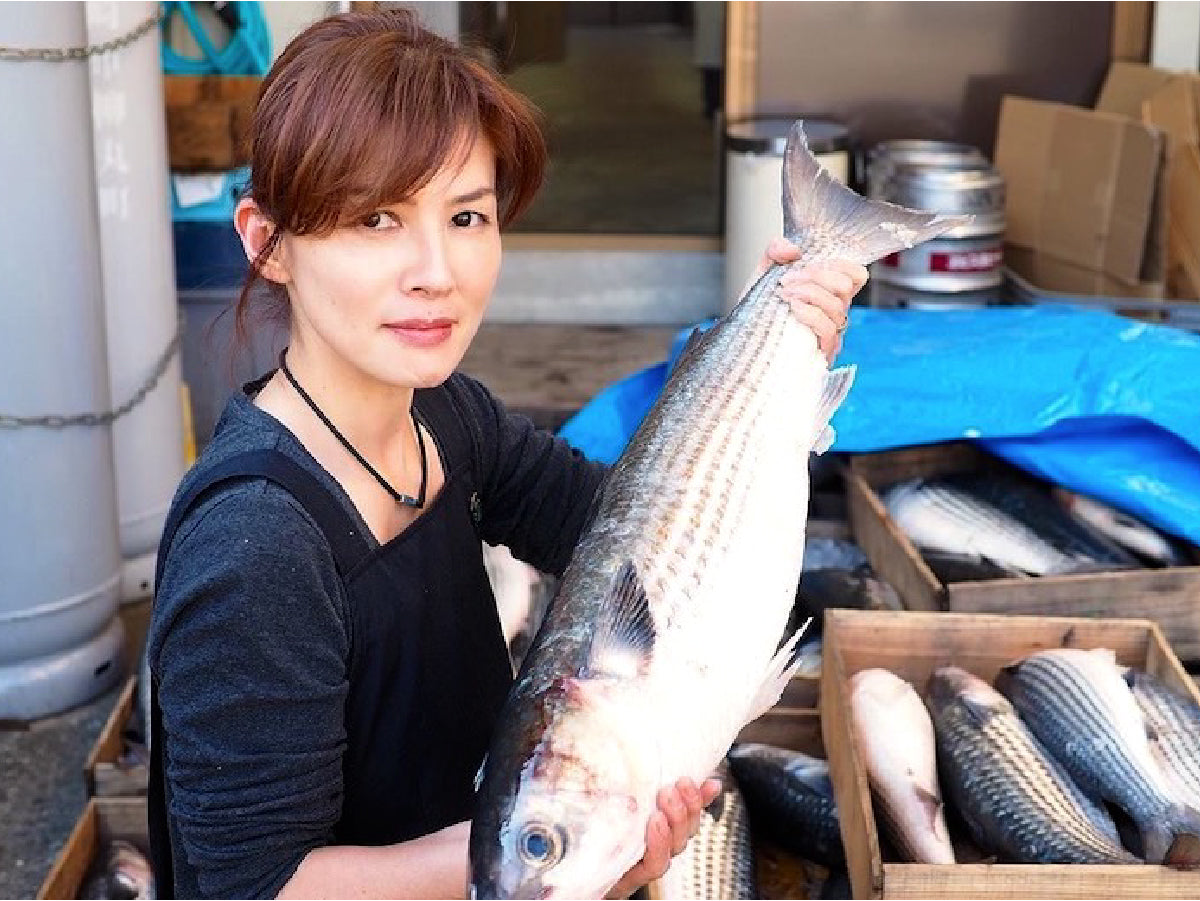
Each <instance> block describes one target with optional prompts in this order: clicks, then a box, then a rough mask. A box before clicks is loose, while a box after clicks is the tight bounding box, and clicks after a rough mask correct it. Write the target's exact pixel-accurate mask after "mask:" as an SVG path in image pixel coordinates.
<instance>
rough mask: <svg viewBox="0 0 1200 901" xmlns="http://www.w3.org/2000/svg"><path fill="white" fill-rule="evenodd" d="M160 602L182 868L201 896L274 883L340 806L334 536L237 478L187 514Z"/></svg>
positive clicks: (230, 894)
mask: <svg viewBox="0 0 1200 901" xmlns="http://www.w3.org/2000/svg"><path fill="white" fill-rule="evenodd" d="M155 603H156V610H155V617H154V623H153V625H152V630H151V634H150V638H149V646H150V659H151V665H152V668H153V671H154V673H155V675H156V677H157V678H158V680H159V701H160V705H161V707H162V711H163V724H164V728H165V735H166V739H165V741H164V742H163V750H164V752H165V757H164V763H165V778H166V780H167V785H168V791H169V799H170V812H171V814H172V815H173V819H174V825H175V829H176V830H177V835H176V836H175V837H174V838H175V839H176V849H177V855H176V857H177V860H176V868H177V870H179V869H181V868H186V869H187V870H190V871H191V873H192V875H193V876H194V880H195V884H196V885H198V886H199V888H200V890H201V892H202V893H203V894H204V895H205V896H209V897H225V898H253V897H273V896H274V895H275V894H276V893H277V892H278V890H279V889H280V888H281V887H282V886H283V884H284V883H285V882H287V880H288V879H289V878H290V877H291V875H292V874H293V873H294V871H295V869H296V867H297V866H298V865H299V863H300V861H301V860H302V859H303V858H304V856H305V854H307V853H308V852H309V851H310V850H312V849H313V848H316V847H320V846H322V845H326V844H328V843H329V842H330V840H331V837H332V830H333V828H334V825H335V824H336V823H337V821H338V818H339V816H340V811H341V804H342V754H343V752H344V749H345V743H346V733H345V725H344V706H345V700H346V694H347V669H346V661H347V658H348V655H349V647H350V641H349V635H348V632H347V626H346V615H345V610H344V603H345V601H344V597H343V592H342V588H341V584H340V581H339V579H338V576H337V573H336V569H335V566H334V561H333V559H332V556H331V554H330V552H329V549H328V545H327V544H326V543H325V541H324V539H323V538H322V536H321V534H320V532H319V530H318V528H317V526H316V524H315V523H314V522H313V521H312V520H311V519H310V518H309V517H308V514H307V513H305V512H304V511H303V509H302V508H300V507H299V505H298V504H297V503H296V502H295V501H294V499H292V497H291V496H290V495H289V494H287V493H286V492H285V491H283V490H282V489H280V488H278V487H276V486H274V485H272V484H269V483H266V482H263V481H254V482H246V483H242V484H241V485H238V486H236V487H233V488H230V489H227V490H224V491H222V492H220V493H219V494H218V495H217V496H216V497H214V498H212V499H210V500H208V501H205V502H204V503H203V504H201V505H200V506H199V507H198V508H197V509H196V510H194V511H193V512H192V513H191V514H190V515H189V516H188V518H187V519H186V520H185V521H184V523H183V526H182V527H181V528H180V530H179V532H178V533H177V535H176V538H175V541H174V543H173V546H172V548H171V551H170V554H169V556H168V558H167V561H166V565H165V568H164V572H163V577H162V580H161V584H160V585H159V591H158V596H157V598H156V602H155ZM180 850H182V854H179V851H180ZM180 856H182V857H183V858H184V859H183V860H179V859H178V858H179V857H180ZM189 881H190V880H189Z"/></svg>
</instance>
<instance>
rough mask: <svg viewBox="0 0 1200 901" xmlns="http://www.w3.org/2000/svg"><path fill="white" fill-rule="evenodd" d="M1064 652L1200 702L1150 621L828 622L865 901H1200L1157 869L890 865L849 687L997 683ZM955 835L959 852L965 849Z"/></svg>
mask: <svg viewBox="0 0 1200 901" xmlns="http://www.w3.org/2000/svg"><path fill="white" fill-rule="evenodd" d="M1055 647H1080V648H1098V647H1107V648H1112V649H1113V650H1114V651H1115V652H1116V655H1117V659H1118V661H1119V662H1121V663H1125V664H1128V665H1132V666H1138V667H1141V668H1143V669H1145V670H1147V671H1149V672H1150V673H1152V674H1154V675H1155V676H1157V677H1159V678H1160V679H1164V680H1165V681H1167V682H1168V683H1169V684H1171V685H1173V686H1175V687H1176V688H1178V689H1180V690H1182V691H1185V692H1187V693H1189V694H1190V695H1191V696H1192V697H1193V698H1195V699H1196V701H1197V702H1200V692H1197V690H1196V688H1195V686H1194V685H1192V683H1191V681H1190V680H1189V679H1188V677H1187V674H1186V673H1185V672H1184V670H1183V667H1182V666H1181V665H1180V663H1179V661H1178V660H1177V659H1175V657H1174V655H1173V654H1172V653H1171V651H1170V648H1168V647H1167V644H1166V641H1165V639H1164V638H1163V636H1162V633H1161V632H1160V631H1159V629H1158V627H1157V626H1155V625H1154V624H1153V623H1150V622H1146V621H1143V620H1089V619H1060V618H1049V617H1028V616H1018V617H1012V616H968V615H956V614H950V613H911V612H909V613H888V612H876V611H861V610H831V611H829V615H828V616H827V617H826V621H825V657H824V672H823V683H824V685H825V691H824V693H823V697H822V699H821V724H822V729H823V732H824V737H825V747H826V750H827V752H828V758H829V767H830V775H831V776H832V778H833V788H834V794H835V795H836V797H837V804H838V814H839V817H840V820H841V829H842V843H843V844H844V845H845V848H846V860H847V864H848V865H849V869H850V882H851V885H852V886H853V889H854V897H855V898H1197V897H1200V873H1197V872H1183V871H1180V870H1172V869H1169V868H1167V867H1163V866H1151V865H1148V864H1146V865H1141V866H1121V865H1115V866H1099V865H1060V864H995V863H963V864H953V865H930V864H913V863H893V862H891V861H885V860H884V859H883V857H882V855H881V852H880V842H879V832H878V829H877V824H876V820H875V814H874V810H873V808H872V805H871V792H870V788H869V784H868V781H867V772H866V769H865V768H864V765H863V754H862V751H861V749H860V748H859V747H858V743H857V741H856V740H855V737H854V734H853V731H852V729H851V725H850V718H849V715H848V711H849V709H850V707H849V702H850V697H849V680H850V677H851V676H853V675H854V674H855V673H857V672H859V671H860V670H864V669H868V668H870V667H877V666H878V667H883V668H885V669H889V670H892V671H893V672H895V673H896V674H897V675H899V676H900V677H901V678H904V679H907V680H908V681H909V682H911V683H912V684H913V685H914V687H915V688H916V689H917V690H918V691H919V692H922V693H923V692H924V691H925V687H926V684H927V682H928V680H929V676H930V674H931V673H932V672H933V671H934V670H935V669H937V668H938V667H941V666H947V665H951V664H953V665H955V666H960V667H962V668H963V669H966V670H968V671H969V672H972V673H974V674H975V675H977V676H980V677H981V678H984V679H987V680H988V681H989V682H990V681H991V680H993V679H994V678H995V676H996V674H997V673H998V672H999V670H1000V668H1001V667H1003V666H1005V665H1007V664H1008V663H1011V662H1012V661H1013V660H1015V659H1018V658H1020V657H1024V656H1026V655H1028V654H1031V653H1035V652H1037V651H1040V650H1044V649H1046V648H1055ZM951 822H952V823H953V818H951ZM951 828H952V838H953V839H956V845H957V844H959V843H960V842H965V841H966V837H965V836H960V835H957V834H955V833H954V832H953V830H954V829H955V828H956V827H955V826H953V825H952V827H951ZM963 856H966V855H963Z"/></svg>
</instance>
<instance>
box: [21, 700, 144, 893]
mask: <svg viewBox="0 0 1200 901" xmlns="http://www.w3.org/2000/svg"><path fill="white" fill-rule="evenodd" d="M122 684H123V683H122ZM121 687H122V685H117V686H116V687H115V688H113V689H111V690H110V691H108V692H106V693H105V694H103V695H101V696H100V697H98V698H96V699H94V700H93V701H91V702H90V703H87V704H83V705H81V706H79V707H76V708H74V709H73V710H69V711H66V712H64V713H61V714H59V715H58V716H52V717H46V718H45V719H41V720H38V721H37V722H35V723H33V724H31V725H30V727H29V728H28V729H23V730H16V729H8V730H3V731H0V774H3V776H2V777H0V824H3V825H2V827H0V898H33V897H35V896H36V895H37V892H38V889H39V888H40V887H41V884H42V880H43V879H45V878H46V874H47V873H48V872H49V871H50V867H51V866H52V865H53V863H54V859H55V857H56V856H57V855H58V852H59V850H60V849H61V848H62V846H63V844H64V843H65V842H66V840H67V837H68V836H69V835H70V834H71V830H72V829H73V828H74V826H75V821H76V819H78V818H79V815H80V814H81V813H82V812H83V808H84V805H85V804H87V790H86V787H85V785H84V781H83V764H84V761H85V760H86V759H87V756H88V754H89V753H91V749H92V745H93V744H94V743H95V741H96V738H97V736H99V734H100V730H101V729H102V728H103V727H104V723H105V721H106V720H107V719H108V716H109V714H110V713H112V709H113V707H114V706H115V704H116V702H117V697H118V696H119V695H120V693H121Z"/></svg>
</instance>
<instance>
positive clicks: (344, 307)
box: [279, 137, 500, 388]
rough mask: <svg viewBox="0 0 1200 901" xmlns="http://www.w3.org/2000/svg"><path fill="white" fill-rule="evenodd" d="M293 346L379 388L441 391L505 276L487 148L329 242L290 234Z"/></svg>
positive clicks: (286, 263)
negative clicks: (379, 384) (333, 362)
mask: <svg viewBox="0 0 1200 901" xmlns="http://www.w3.org/2000/svg"><path fill="white" fill-rule="evenodd" d="M280 251H281V254H280V257H279V261H280V263H281V269H282V271H284V272H285V273H286V285H287V289H288V294H289V296H290V299H291V313H292V339H293V342H294V343H297V344H300V345H302V346H303V348H304V351H305V354H306V356H307V355H310V354H311V355H318V356H319V357H321V358H324V359H326V360H328V359H329V355H330V354H332V355H333V356H334V357H335V358H336V359H337V361H338V362H340V363H342V364H345V365H349V366H350V367H352V368H354V369H357V370H359V371H360V372H361V373H363V374H365V375H367V376H368V377H370V378H373V379H375V380H377V381H380V382H384V383H386V384H389V385H394V386H397V387H399V386H404V387H410V388H421V387H431V386H434V385H438V384H441V383H442V382H443V381H445V379H446V378H447V377H449V375H450V374H451V373H452V372H453V371H454V369H455V367H457V366H458V364H459V362H460V361H461V360H462V358H463V354H465V353H466V351H467V347H468V345H469V344H470V343H471V339H472V338H474V336H475V332H476V330H477V329H478V328H479V323H480V322H481V321H482V319H483V314H484V310H485V309H486V308H487V303H488V299H489V298H490V297H491V293H492V288H493V287H494V286H495V283H496V277H497V275H498V274H499V271H500V230H499V224H498V221H497V205H496V160H495V155H494V153H493V151H492V148H491V145H490V144H489V143H488V142H487V140H486V139H484V138H482V137H481V138H479V139H478V140H476V141H475V142H474V145H473V147H472V148H471V151H470V153H469V155H468V156H467V157H466V159H465V161H464V162H463V163H462V165H461V166H460V167H457V168H455V167H452V166H448V167H445V168H443V169H442V170H440V171H439V172H438V173H437V174H436V175H435V176H434V178H433V179H432V180H431V181H430V182H429V183H428V184H427V185H426V186H425V187H424V188H422V189H421V190H420V191H419V192H418V193H417V194H415V195H414V196H413V197H411V198H410V199H408V200H406V201H403V202H401V203H396V204H392V205H390V206H387V207H383V208H381V209H379V210H377V211H375V212H373V213H370V214H369V215H367V216H366V217H364V218H363V219H362V220H360V221H359V222H357V223H353V224H350V225H347V226H344V227H340V228H338V229H337V230H335V231H334V232H333V233H332V234H330V235H326V236H322V237H313V236H297V235H287V234H285V235H284V236H283V239H282V243H281V247H280Z"/></svg>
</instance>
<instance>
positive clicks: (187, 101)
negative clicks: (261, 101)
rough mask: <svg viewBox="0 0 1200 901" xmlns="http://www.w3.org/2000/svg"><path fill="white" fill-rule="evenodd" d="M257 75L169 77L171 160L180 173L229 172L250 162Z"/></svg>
mask: <svg viewBox="0 0 1200 901" xmlns="http://www.w3.org/2000/svg"><path fill="white" fill-rule="evenodd" d="M261 84H262V78H261V77H260V76H257V75H166V76H164V78H163V86H164V87H163V102H164V104H165V106H166V117H167V156H168V159H169V163H170V167H171V168H172V169H173V170H176V171H180V172H193V171H210V172H211V171H224V170H227V169H232V168H234V167H235V166H242V165H245V164H247V163H248V162H249V161H250V156H249V151H250V148H249V146H248V144H247V137H248V135H249V134H250V127H251V124H252V122H253V119H254V107H255V104H256V103H257V101H258V89H259V86H260V85H261Z"/></svg>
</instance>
